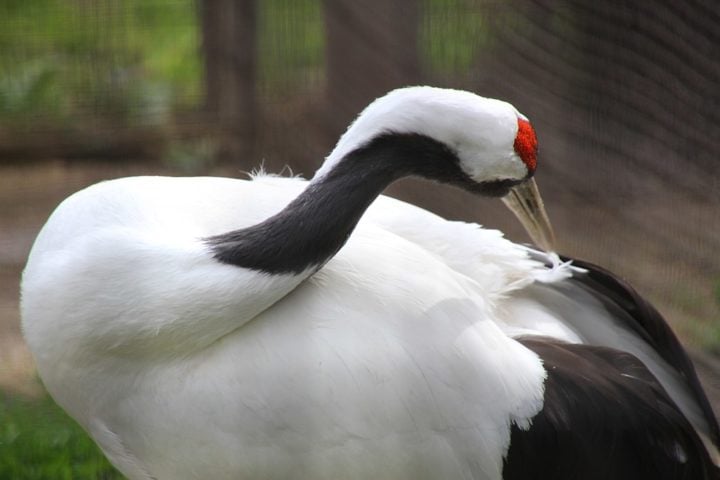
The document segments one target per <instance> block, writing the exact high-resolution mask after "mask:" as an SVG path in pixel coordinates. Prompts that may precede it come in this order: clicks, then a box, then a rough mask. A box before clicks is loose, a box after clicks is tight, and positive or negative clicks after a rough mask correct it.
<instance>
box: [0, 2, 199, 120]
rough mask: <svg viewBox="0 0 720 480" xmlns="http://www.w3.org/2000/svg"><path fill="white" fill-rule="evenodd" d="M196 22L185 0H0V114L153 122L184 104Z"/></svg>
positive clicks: (194, 61) (195, 64)
mask: <svg viewBox="0 0 720 480" xmlns="http://www.w3.org/2000/svg"><path fill="white" fill-rule="evenodd" d="M196 23H197V19H196V12H195V4H194V2H192V1H190V0H185V1H173V0H153V1H145V0H123V1H122V2H117V1H108V0H105V1H102V0H98V1H82V0H26V1H23V0H10V1H7V0H6V1H4V2H1V3H0V27H1V28H0V51H2V52H3V53H2V56H0V118H2V119H12V120H23V119H30V120H37V119H38V117H41V118H42V119H46V120H48V121H53V120H63V119H67V118H68V117H72V116H76V115H80V116H82V115H91V116H103V115H108V116H110V115H111V116H113V117H116V118H120V119H126V120H127V119H128V117H129V116H135V117H137V118H142V119H143V120H147V119H150V121H157V120H158V119H162V118H163V116H164V115H165V114H166V113H168V111H170V110H172V109H177V108H186V107H192V106H194V105H195V104H196V103H197V99H198V98H199V96H200V61H199V57H198V54H197V51H198V31H197V25H196ZM28 117H29V118H28Z"/></svg>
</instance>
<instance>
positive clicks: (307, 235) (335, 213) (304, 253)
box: [207, 133, 465, 274]
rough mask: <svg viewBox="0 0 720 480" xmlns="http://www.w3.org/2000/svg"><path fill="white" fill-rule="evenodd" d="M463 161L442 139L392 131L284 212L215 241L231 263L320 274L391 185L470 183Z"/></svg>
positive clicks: (338, 166)
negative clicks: (414, 180) (411, 179)
mask: <svg viewBox="0 0 720 480" xmlns="http://www.w3.org/2000/svg"><path fill="white" fill-rule="evenodd" d="M457 163H458V161H457V157H456V155H455V154H454V152H452V151H451V150H449V149H448V148H447V147H445V146H444V145H443V144H441V143H439V142H437V141H435V140H432V139H430V138H428V137H424V136H420V135H413V134H393V133H388V134H386V135H382V136H380V137H377V138H375V139H374V140H373V141H372V142H370V143H369V144H367V145H365V146H363V147H361V148H358V149H356V150H354V151H352V152H350V153H349V154H347V155H346V156H345V157H343V158H342V159H341V160H340V161H339V162H338V163H337V164H335V165H334V166H333V168H332V169H330V170H329V171H327V172H326V173H325V174H324V175H321V176H319V177H316V178H315V179H313V180H312V181H311V182H310V183H309V184H308V186H307V188H306V189H305V190H304V191H303V192H302V193H301V194H300V195H299V196H298V197H297V198H295V199H294V200H293V201H292V202H291V203H290V204H289V205H288V206H287V207H285V208H284V209H283V210H282V211H281V212H279V213H277V214H276V215H274V216H272V217H270V218H268V219H267V220H265V221H263V222H261V223H259V224H257V225H254V226H252V227H248V228H243V229H240V230H235V231H232V232H228V233H224V234H221V235H217V236H215V237H212V238H209V239H208V240H207V241H208V243H209V245H210V246H211V248H212V250H213V252H214V254H215V257H216V258H217V259H218V260H219V261H221V262H224V263H228V264H232V265H237V266H240V267H244V268H248V269H252V270H257V271H262V272H266V273H271V274H280V273H290V274H299V273H301V272H306V271H314V270H317V269H319V268H320V267H321V266H322V265H323V264H325V263H326V262H327V261H328V260H329V259H330V258H332V256H333V255H335V253H337V251H338V250H339V249H340V248H341V247H342V246H343V245H344V244H345V242H346V241H347V239H348V237H349V236H350V234H351V233H352V231H353V229H354V228H355V226H356V225H357V223H358V221H359V220H360V217H361V216H362V214H363V213H364V212H365V210H366V209H367V208H368V207H369V206H370V204H371V203H372V201H373V200H375V198H377V196H378V195H379V194H380V193H381V192H382V191H383V190H384V189H385V188H386V187H387V186H388V185H389V184H390V183H392V182H393V181H395V180H397V179H399V178H401V177H404V176H408V175H420V176H424V177H428V178H434V179H437V180H440V181H446V182H451V183H463V182H465V180H464V178H463V177H464V175H463V174H462V172H461V170H460V168H459V167H458V165H457Z"/></svg>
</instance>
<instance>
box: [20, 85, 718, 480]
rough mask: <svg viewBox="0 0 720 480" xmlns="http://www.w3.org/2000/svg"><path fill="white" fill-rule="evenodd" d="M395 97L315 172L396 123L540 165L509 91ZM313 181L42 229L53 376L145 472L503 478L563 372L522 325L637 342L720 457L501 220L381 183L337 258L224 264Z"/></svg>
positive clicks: (31, 305) (142, 181)
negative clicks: (404, 194)
mask: <svg viewBox="0 0 720 480" xmlns="http://www.w3.org/2000/svg"><path fill="white" fill-rule="evenodd" d="M388 98H389V99H388ZM388 98H386V99H384V100H379V101H377V102H376V103H375V104H373V105H372V106H371V107H370V109H369V110H368V111H366V113H364V114H363V115H362V116H361V117H360V119H359V120H358V122H357V123H356V125H355V127H354V129H353V128H351V129H350V130H349V132H348V133H347V134H346V135H345V137H344V139H343V140H341V142H340V143H339V145H338V149H336V151H335V152H334V153H333V154H331V156H330V157H329V160H328V161H327V162H326V164H325V167H323V168H322V169H321V170H320V171H319V173H318V175H317V176H316V180H315V182H313V185H315V184H317V183H319V182H320V181H319V180H318V179H323V178H326V179H327V178H328V177H329V176H330V177H331V176H332V175H330V173H331V172H332V171H333V169H334V168H336V167H337V165H338V164H340V163H341V161H342V160H343V158H345V157H346V156H347V155H349V154H351V153H352V152H353V151H355V150H357V149H358V148H362V147H363V146H365V145H367V142H369V141H370V140H371V139H373V138H375V137H376V136H377V135H382V134H384V133H386V132H393V133H404V132H411V133H418V132H419V133H421V134H423V135H426V136H429V137H430V138H433V139H434V140H438V141H440V142H441V143H443V144H445V145H450V147H451V148H452V149H453V150H454V151H455V152H456V153H457V155H458V158H460V165H461V168H462V171H464V172H465V173H466V174H467V175H468V176H469V177H470V178H472V179H473V180H475V181H487V180H492V181H495V180H505V179H518V180H519V179H521V178H522V177H524V176H526V171H524V170H523V168H525V167H523V161H522V160H521V159H520V158H519V157H517V155H515V152H514V150H513V149H512V144H513V140H514V138H515V135H516V133H517V119H518V118H522V119H524V117H522V116H521V115H520V114H519V113H517V111H516V110H515V109H514V108H512V107H510V106H509V105H508V104H505V103H502V102H497V101H494V100H493V101H489V100H488V101H485V100H486V99H480V100H478V99H479V98H480V97H475V96H474V95H472V94H468V93H465V92H459V93H458V92H453V91H445V90H437V89H422V88H419V89H407V90H404V91H403V90H401V91H399V92H395V93H394V94H391V96H389V97H388ZM427 102H430V103H432V108H429V111H430V113H429V114H427V113H425V112H426V110H428V108H426V107H425V106H424V105H423V103H427ZM452 112H461V113H462V115H461V117H462V118H463V119H465V120H464V123H460V124H458V123H457V120H458V118H455V117H453V113H452ZM468 119H469V120H468ZM508 119H513V121H510V120H508ZM436 120H437V121H436ZM440 120H442V121H440ZM453 120H455V122H453ZM382 122H385V123H382ZM468 122H470V123H472V124H473V126H475V127H477V128H481V127H482V126H483V125H484V126H485V127H486V128H485V130H482V128H481V130H482V131H478V130H477V129H473V131H472V132H468V130H467V129H465V128H464V126H465V125H467V123H468ZM438 131H440V132H441V133H437V132H438ZM483 131H485V132H488V131H489V132H491V133H489V134H483V133H482V132H483ZM476 134H477V135H476ZM483 135H485V137H484V136H483ZM468 138H473V141H472V142H470V140H467V139H468ZM478 138H479V139H480V140H478ZM483 139H484V140H483ZM473 142H475V143H473ZM488 159H489V160H488ZM464 165H474V167H472V168H471V167H467V166H464ZM307 185H308V183H307V182H306V181H304V180H301V179H297V178H279V177H272V176H266V175H259V176H257V177H256V178H254V179H253V180H252V181H243V180H233V179H224V178H164V177H136V178H125V179H119V180H114V181H109V182H104V183H100V184H97V185H94V186H91V187H89V188H87V189H85V190H83V191H81V192H78V193H77V194H75V195H73V196H71V197H70V198H68V199H67V200H65V201H64V202H63V203H62V204H61V205H60V206H59V207H58V209H57V210H56V211H55V212H54V213H53V215H52V217H51V218H50V219H49V220H48V223H47V224H46V226H45V227H44V228H43V230H42V232H41V233H40V235H39V236H38V239H37V240H36V242H35V245H34V247H33V250H32V253H31V255H30V258H29V260H28V264H27V268H26V270H25V273H24V277H23V286H22V316H23V329H24V332H25V336H26V338H27V341H28V344H29V345H30V347H31V350H32V351H33V354H34V355H35V359H36V361H37V366H38V371H39V373H40V376H41V377H42V379H43V381H44V382H45V385H46V387H47V389H48V391H49V392H50V393H51V394H52V396H53V397H54V398H55V399H56V401H57V402H58V403H59V404H60V405H61V406H62V407H63V408H64V409H65V410H67V411H68V412H69V413H70V415H72V416H73V417H74V418H75V419H76V420H77V421H78V422H79V423H80V424H81V425H82V426H83V427H84V428H85V429H86V430H87V431H88V432H89V433H90V434H91V435H92V436H93V438H94V439H95V440H96V442H97V443H98V444H99V445H100V446H101V448H102V449H103V451H104V452H105V454H106V455H107V456H108V458H109V459H110V460H111V461H112V462H113V464H115V465H116V466H117V467H118V468H119V469H120V470H121V471H122V472H123V473H124V474H125V475H127V476H128V477H130V478H132V479H150V478H155V479H166V478H167V479H181V478H197V479H206V478H213V479H221V478H262V479H269V478H277V479H283V478H307V479H321V478H328V479H330V478H345V479H353V478H357V479H360V478H373V479H379V478H388V479H401V478H408V479H410V478H412V479H418V478H437V479H440V478H476V479H500V478H501V475H502V472H503V459H504V458H505V456H506V455H507V452H508V448H509V447H510V437H511V426H512V425H515V426H516V427H519V429H521V430H527V429H528V428H530V426H531V425H532V422H533V418H534V417H535V416H536V415H537V414H538V413H539V412H540V411H541V410H542V409H543V408H544V394H545V387H544V382H545V381H546V377H547V372H546V370H545V369H544V368H543V362H542V361H541V359H540V358H539V357H538V354H536V353H535V352H533V351H532V350H531V349H529V348H526V347H525V346H524V345H523V344H521V343H519V342H518V341H516V340H515V339H514V338H515V337H517V336H518V335H545V336H550V337H553V338H555V339H560V340H564V341H567V342H571V343H590V344H593V345H604V346H609V347H614V348H618V349H621V350H624V351H630V352H632V353H634V354H635V355H637V356H638V357H639V358H640V360H642V361H643V362H644V364H645V365H646V366H647V367H648V368H649V370H650V371H651V372H652V373H653V374H654V375H656V376H657V377H658V378H659V380H660V381H661V382H662V384H663V386H664V387H665V389H666V390H667V391H668V392H669V394H670V395H671V397H672V398H673V399H674V400H675V401H676V402H677V404H678V406H679V407H680V409H681V411H682V412H683V413H684V415H685V416H686V417H687V418H689V419H690V421H691V422H692V424H693V426H694V427H695V430H697V431H698V432H699V433H700V434H701V435H703V436H704V437H705V441H706V444H707V446H708V448H709V449H711V450H712V449H713V448H714V447H713V445H712V441H711V440H709V439H708V437H709V436H711V434H710V433H709V432H710V431H711V430H712V426H709V422H711V421H713V420H714V419H713V420H708V419H707V418H706V417H704V416H703V411H701V408H700V407H699V406H698V404H697V403H696V400H695V398H694V397H693V392H692V391H691V389H690V388H689V387H688V386H687V385H686V383H685V380H684V379H683V376H682V374H681V373H679V372H678V371H677V370H675V368H674V367H673V366H670V365H668V364H667V362H666V361H665V360H663V359H662V357H661V356H660V355H659V354H658V353H657V352H655V351H654V349H653V348H652V347H651V346H649V345H648V344H647V343H646V342H645V341H643V340H642V339H641V338H640V337H639V336H638V335H636V334H634V333H633V332H631V331H629V330H627V329H623V328H620V327H619V326H618V322H617V321H616V320H614V319H613V315H612V313H611V312H609V311H608V310H607V309H606V308H604V307H603V305H601V304H600V303H599V302H598V301H597V300H593V299H592V298H590V296H589V295H588V294H587V293H583V292H580V291H579V290H578V289H577V288H576V287H573V286H572V285H570V284H569V283H568V279H569V278H570V277H572V276H573V275H574V274H578V272H579V270H578V269H574V267H572V266H570V265H569V264H565V263H561V262H560V261H559V260H558V259H557V257H556V256H553V255H546V254H540V253H539V252H535V251H532V250H528V249H527V248H526V247H523V246H519V245H516V244H513V243H511V242H509V241H507V240H506V239H504V238H503V237H502V235H501V234H500V233H499V232H497V231H492V230H485V229H482V228H480V227H479V226H477V225H471V224H465V223H459V222H449V221H446V220H444V219H442V218H440V217H438V216H436V215H433V214H431V213H429V212H427V211H424V210H422V209H419V208H417V207H414V206H412V205H409V204H406V203H403V202H400V201H397V200H393V199H390V198H387V197H382V196H381V197H378V198H377V200H376V201H375V202H374V203H373V204H372V205H371V206H370V207H369V208H368V209H367V211H366V213H365V215H364V216H363V217H362V219H361V220H360V221H359V223H358V224H357V227H356V228H355V230H354V231H353V232H352V235H351V236H350V237H349V239H348V241H347V243H346V244H345V245H344V246H343V248H342V249H341V250H340V251H339V252H338V253H337V254H335V255H334V256H332V258H330V259H329V261H327V263H324V264H321V265H315V266H312V265H309V266H308V267H307V268H305V269H304V270H303V271H301V272H268V271H260V269H253V268H245V267H242V266H238V265H233V264H229V263H227V262H220V261H218V259H217V257H216V256H214V255H213V251H212V249H211V248H210V247H209V246H208V243H207V241H206V239H208V238H212V237H213V236H217V235H222V234H224V233H226V232H229V231H233V230H238V229H243V228H250V227H252V226H254V225H256V224H258V223H260V222H263V221H265V220H266V219H268V218H270V217H272V216H273V215H274V214H276V213H277V212H279V211H281V210H283V208H285V207H286V205H288V204H289V203H290V202H291V201H292V200H293V199H294V198H296V197H298V195H300V194H301V193H302V192H303V191H305V189H306V188H308V187H307ZM336 198H338V202H340V203H341V200H340V199H341V198H342V196H341V197H336ZM340 210H341V209H340V207H338V211H340ZM283 240H284V241H285V242H290V243H292V242H293V241H294V238H285V239H283ZM545 262H547V263H548V264H550V266H547V265H546V263H545ZM320 267H321V268H320ZM318 269H319V270H318ZM583 295H585V296H583ZM579 313H580V314H579ZM713 453H715V452H713ZM563 478H564V477H563Z"/></svg>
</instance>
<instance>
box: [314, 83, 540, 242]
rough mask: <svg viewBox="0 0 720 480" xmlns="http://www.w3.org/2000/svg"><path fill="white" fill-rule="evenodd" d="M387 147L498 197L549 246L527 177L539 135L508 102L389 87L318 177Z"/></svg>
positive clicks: (431, 174) (419, 169) (413, 167)
mask: <svg viewBox="0 0 720 480" xmlns="http://www.w3.org/2000/svg"><path fill="white" fill-rule="evenodd" d="M388 148H392V149H393V150H394V151H396V152H402V153H404V155H403V157H405V158H406V161H407V163H408V164H409V165H410V166H409V168H408V169H409V170H410V171H411V173H415V174H419V175H423V176H425V177H428V178H431V179H435V180H439V181H443V182H446V183H451V184H454V185H457V186H459V187H461V188H463V189H466V190H469V191H471V192H474V193H480V194H485V195H492V196H501V197H503V200H504V201H505V203H506V205H508V207H510V209H511V210H512V211H513V213H515V215H516V216H518V218H519V219H520V221H521V223H522V224H523V226H524V227H525V228H526V229H527V230H528V233H529V234H530V236H531V237H532V239H533V240H534V241H535V243H537V244H538V246H540V247H542V248H544V249H546V250H552V243H553V234H552V228H551V226H550V222H549V220H548V218H547V215H546V214H545V210H544V207H543V203H542V199H541V197H540V195H539V192H538V189H537V186H536V185H535V182H534V180H532V176H533V174H534V173H535V169H536V167H537V138H536V136H535V131H534V129H533V127H532V125H531V124H530V122H529V120H528V119H527V117H525V116H524V115H523V114H522V113H520V112H519V111H518V110H517V109H516V108H515V107H513V106H512V105H511V104H509V103H507V102H503V101H501V100H495V99H492V98H485V97H481V96H479V95H476V94H474V93H471V92H466V91H461V90H452V89H444V88H435V87H407V88H400V89H397V90H393V91H392V92H390V93H388V94H387V95H385V96H383V97H380V98H378V99H377V100H375V101H374V102H372V103H371V104H370V105H369V106H368V107H367V108H365V110H363V112H362V113H361V114H360V115H359V116H358V118H357V119H356V120H355V122H353V124H352V125H350V127H349V128H348V130H347V131H346V132H345V134H344V135H343V136H342V137H341V138H340V140H339V142H338V144H337V145H336V147H335V149H334V150H333V151H332V152H331V154H330V155H329V156H328V158H327V159H326V161H325V163H324V164H323V166H322V167H321V168H320V170H318V172H317V174H316V178H319V177H322V176H324V175H325V174H327V173H328V172H329V171H331V170H332V169H333V168H334V166H335V165H337V164H338V163H339V162H340V161H341V160H343V159H344V158H346V157H348V156H351V155H352V154H353V152H357V151H361V150H372V149H375V150H380V149H386V150H387V149H388ZM396 156H398V155H396Z"/></svg>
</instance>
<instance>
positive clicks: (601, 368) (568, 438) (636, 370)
mask: <svg viewBox="0 0 720 480" xmlns="http://www.w3.org/2000/svg"><path fill="white" fill-rule="evenodd" d="M518 341H519V342H520V343H522V344H523V345H525V346H526V347H527V348H529V349H530V350H532V351H534V352H535V353H536V354H537V355H538V356H539V357H540V358H542V360H543V363H544V365H545V368H546V370H547V372H548V376H547V379H546V381H545V404H544V406H543V410H542V411H541V412H540V413H539V414H538V415H537V416H536V417H535V418H534V419H533V424H532V426H531V427H530V428H529V429H527V430H523V429H520V428H518V427H513V429H512V434H511V435H512V436H511V442H510V449H509V451H508V455H507V457H506V458H505V464H504V469H503V478H505V479H506V480H514V479H526V478H552V479H555V480H564V479H568V480H569V479H577V478H582V479H585V480H595V479H597V480H600V479H606V478H613V479H616V480H634V479H638V478H653V479H656V480H662V479H667V480H671V479H688V480H689V479H693V480H710V479H717V478H718V474H720V470H718V469H717V467H716V466H715V465H714V464H713V463H712V461H711V460H710V458H709V456H708V453H707V451H706V450H705V448H704V447H703V444H702V441H701V439H700V438H699V437H698V435H697V434H696V432H695V430H694V429H693V427H692V425H691V424H690V423H689V422H688V420H687V419H686V418H685V416H684V415H683V413H682V412H681V411H680V410H679V409H678V407H677V405H676V404H675V403H674V402H673V400H672V399H671V398H670V397H669V396H668V394H667V392H666V391H665V390H664V389H663V387H662V385H660V383H659V382H658V381H657V379H656V378H655V376H654V375H652V373H651V372H650V371H649V370H648V369H647V368H646V367H645V365H643V364H642V363H641V362H640V361H639V360H638V359H637V358H636V357H635V356H633V355H631V354H629V353H626V352H622V351H619V350H614V349H611V348H605V347H595V346H589V345H579V344H568V343H565V342H560V341H557V340H553V339H551V338H547V337H533V338H531V337H527V338H521V339H518Z"/></svg>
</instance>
